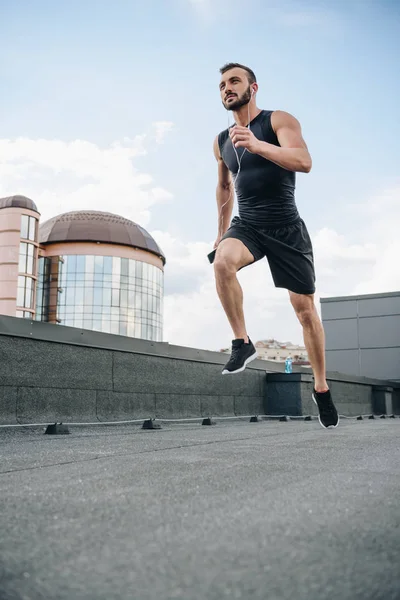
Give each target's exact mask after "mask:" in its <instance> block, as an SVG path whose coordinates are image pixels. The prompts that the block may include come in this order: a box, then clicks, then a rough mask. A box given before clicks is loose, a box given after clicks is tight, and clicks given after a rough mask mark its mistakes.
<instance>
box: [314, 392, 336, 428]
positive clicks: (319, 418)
mask: <svg viewBox="0 0 400 600" xmlns="http://www.w3.org/2000/svg"><path fill="white" fill-rule="evenodd" d="M311 396H312V399H313V400H314V402H315V404H316V405H317V408H318V402H317V401H316V399H315V396H314V394H311ZM318 413H319V408H318ZM318 421H319V424H320V425H321V427H323V428H324V429H329V427H333V429H336V427H337V426H338V425H339V421H340V417H339V415H338V417H337V423H336V425H328V427H326V425H324V424H323V423H322V422H321V417H320V416H319V414H318Z"/></svg>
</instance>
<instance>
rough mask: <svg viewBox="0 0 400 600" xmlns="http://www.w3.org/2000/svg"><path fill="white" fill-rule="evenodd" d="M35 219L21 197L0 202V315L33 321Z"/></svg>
mask: <svg viewBox="0 0 400 600" xmlns="http://www.w3.org/2000/svg"><path fill="white" fill-rule="evenodd" d="M39 217H40V215H39V212H38V210H37V208H36V204H35V203H34V202H33V201H32V200H30V199H29V198H26V197H25V196H8V197H7V198H0V314H5V315H11V316H14V317H15V316H17V317H25V318H28V319H32V318H34V315H35V302H36V297H35V290H36V280H37V259H38V252H39V243H38V224H39Z"/></svg>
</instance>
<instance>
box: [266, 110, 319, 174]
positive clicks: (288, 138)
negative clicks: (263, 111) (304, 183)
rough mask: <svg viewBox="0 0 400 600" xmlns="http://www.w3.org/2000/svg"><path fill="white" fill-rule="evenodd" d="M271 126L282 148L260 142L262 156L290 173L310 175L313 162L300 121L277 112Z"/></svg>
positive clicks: (273, 115) (285, 113) (282, 112)
mask: <svg viewBox="0 0 400 600" xmlns="http://www.w3.org/2000/svg"><path fill="white" fill-rule="evenodd" d="M271 125H272V127H273V129H274V131H275V133H276V137H277V138H278V141H279V143H280V145H281V147H279V146H275V145H274V144H268V143H267V142H260V152H259V154H260V156H263V157H264V158H267V159H268V160H271V161H272V162H274V163H276V164H277V165H279V166H280V167H283V168H284V169H288V170H289V171H299V172H301V173H309V172H310V171H311V167H312V160H311V156H310V153H309V151H308V148H307V144H306V143H305V141H304V139H303V135H302V132H301V126H300V123H299V122H298V120H297V119H296V118H295V117H293V116H292V115H290V114H289V113H287V112H284V111H281V110H277V111H275V112H273V113H272V116H271Z"/></svg>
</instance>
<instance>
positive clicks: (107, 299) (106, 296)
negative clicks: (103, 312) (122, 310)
mask: <svg viewBox="0 0 400 600" xmlns="http://www.w3.org/2000/svg"><path fill="white" fill-rule="evenodd" d="M103 305H104V306H111V288H103Z"/></svg>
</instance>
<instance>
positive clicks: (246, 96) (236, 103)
mask: <svg viewBox="0 0 400 600" xmlns="http://www.w3.org/2000/svg"><path fill="white" fill-rule="evenodd" d="M250 100H251V89H250V86H249V87H248V88H247V90H246V91H245V92H243V94H242V95H241V96H240V98H236V99H235V100H232V101H231V102H228V103H226V102H222V104H223V105H224V108H226V110H239V108H242V106H246V104H248V103H249V102H250Z"/></svg>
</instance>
